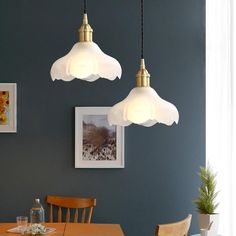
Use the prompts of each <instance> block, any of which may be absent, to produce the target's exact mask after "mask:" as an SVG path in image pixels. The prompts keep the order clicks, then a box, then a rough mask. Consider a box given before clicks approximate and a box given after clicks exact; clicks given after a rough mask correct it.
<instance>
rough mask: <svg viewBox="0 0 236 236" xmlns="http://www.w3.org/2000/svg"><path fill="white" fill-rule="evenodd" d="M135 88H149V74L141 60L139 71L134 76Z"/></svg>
mask: <svg viewBox="0 0 236 236" xmlns="http://www.w3.org/2000/svg"><path fill="white" fill-rule="evenodd" d="M136 87H150V74H149V73H148V71H147V70H146V68H145V61H144V59H143V58H142V59H141V63H140V69H139V71H138V73H137V74H136Z"/></svg>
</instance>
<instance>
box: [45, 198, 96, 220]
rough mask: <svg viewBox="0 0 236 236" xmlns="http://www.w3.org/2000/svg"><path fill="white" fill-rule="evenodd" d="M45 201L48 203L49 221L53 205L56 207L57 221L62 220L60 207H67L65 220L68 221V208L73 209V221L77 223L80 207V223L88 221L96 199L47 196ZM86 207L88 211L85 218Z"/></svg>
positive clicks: (69, 214)
mask: <svg viewBox="0 0 236 236" xmlns="http://www.w3.org/2000/svg"><path fill="white" fill-rule="evenodd" d="M47 203H48V204H50V222H53V207H58V214H57V216H58V219H57V221H58V222H62V208H67V211H66V222H70V218H71V217H70V216H71V212H70V209H75V214H74V220H73V222H75V223H77V222H78V219H79V209H82V217H81V223H90V222H91V217H92V212H93V207H94V206H96V199H94V198H72V197H58V196H48V197H47ZM87 208H88V209H89V213H88V217H87V219H86V209H87Z"/></svg>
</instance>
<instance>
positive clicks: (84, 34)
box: [79, 14, 93, 42]
mask: <svg viewBox="0 0 236 236" xmlns="http://www.w3.org/2000/svg"><path fill="white" fill-rule="evenodd" d="M79 41H80V42H92V41H93V29H92V28H91V26H90V25H89V23H88V16H87V14H84V18H83V24H82V25H81V27H80V29H79Z"/></svg>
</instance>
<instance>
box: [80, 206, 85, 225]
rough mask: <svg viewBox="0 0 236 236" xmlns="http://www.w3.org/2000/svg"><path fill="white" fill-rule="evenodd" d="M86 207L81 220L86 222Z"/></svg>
mask: <svg viewBox="0 0 236 236" xmlns="http://www.w3.org/2000/svg"><path fill="white" fill-rule="evenodd" d="M85 215H86V208H84V209H83V212H82V219H81V222H82V223H84V222H85Z"/></svg>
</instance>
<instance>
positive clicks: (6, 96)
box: [0, 83, 16, 133]
mask: <svg viewBox="0 0 236 236" xmlns="http://www.w3.org/2000/svg"><path fill="white" fill-rule="evenodd" d="M0 133H16V84H15V83H0Z"/></svg>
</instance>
